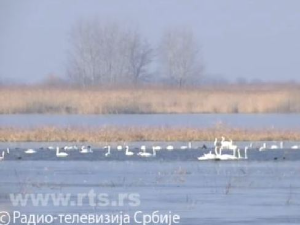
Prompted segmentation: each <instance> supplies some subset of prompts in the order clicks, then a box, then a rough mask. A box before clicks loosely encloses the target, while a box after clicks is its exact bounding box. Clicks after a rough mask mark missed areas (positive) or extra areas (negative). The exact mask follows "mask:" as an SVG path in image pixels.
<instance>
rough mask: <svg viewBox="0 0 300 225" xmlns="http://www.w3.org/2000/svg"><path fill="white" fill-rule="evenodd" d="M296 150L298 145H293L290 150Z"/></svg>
mask: <svg viewBox="0 0 300 225" xmlns="http://www.w3.org/2000/svg"><path fill="white" fill-rule="evenodd" d="M298 148H299V146H298V145H293V146H292V147H291V149H298Z"/></svg>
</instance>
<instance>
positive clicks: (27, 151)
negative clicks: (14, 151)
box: [25, 149, 36, 154]
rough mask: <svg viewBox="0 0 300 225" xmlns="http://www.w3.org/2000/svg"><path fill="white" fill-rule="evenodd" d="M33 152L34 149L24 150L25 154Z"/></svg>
mask: <svg viewBox="0 0 300 225" xmlns="http://www.w3.org/2000/svg"><path fill="white" fill-rule="evenodd" d="M35 153H36V151H35V150H34V149H27V150H26V151H25V154H35Z"/></svg>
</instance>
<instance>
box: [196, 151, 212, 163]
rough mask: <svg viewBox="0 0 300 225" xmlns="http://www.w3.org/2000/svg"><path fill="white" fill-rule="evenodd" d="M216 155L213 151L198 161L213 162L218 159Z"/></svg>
mask: <svg viewBox="0 0 300 225" xmlns="http://www.w3.org/2000/svg"><path fill="white" fill-rule="evenodd" d="M216 157H217V156H216V154H213V153H211V151H210V152H209V153H208V154H204V155H203V156H201V157H198V160H200V161H204V160H213V159H216Z"/></svg>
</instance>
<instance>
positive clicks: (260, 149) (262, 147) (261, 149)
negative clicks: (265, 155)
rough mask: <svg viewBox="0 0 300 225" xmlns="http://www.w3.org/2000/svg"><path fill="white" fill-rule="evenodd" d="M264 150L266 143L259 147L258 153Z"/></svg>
mask: <svg viewBox="0 0 300 225" xmlns="http://www.w3.org/2000/svg"><path fill="white" fill-rule="evenodd" d="M266 148H267V144H266V143H263V146H261V147H260V148H259V151H260V152H261V151H264V150H265V149H266Z"/></svg>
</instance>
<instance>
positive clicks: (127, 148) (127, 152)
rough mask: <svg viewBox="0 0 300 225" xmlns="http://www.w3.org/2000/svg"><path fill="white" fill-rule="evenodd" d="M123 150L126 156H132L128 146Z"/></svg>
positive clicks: (132, 153)
mask: <svg viewBox="0 0 300 225" xmlns="http://www.w3.org/2000/svg"><path fill="white" fill-rule="evenodd" d="M125 148H126V152H125V155H127V156H133V155H134V152H132V151H129V146H128V145H127V146H126V147H125Z"/></svg>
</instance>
